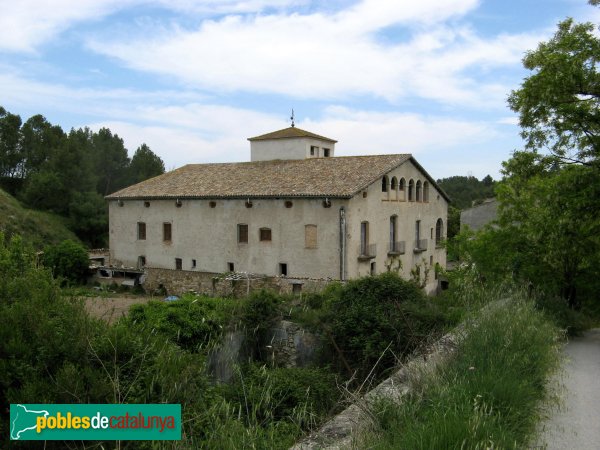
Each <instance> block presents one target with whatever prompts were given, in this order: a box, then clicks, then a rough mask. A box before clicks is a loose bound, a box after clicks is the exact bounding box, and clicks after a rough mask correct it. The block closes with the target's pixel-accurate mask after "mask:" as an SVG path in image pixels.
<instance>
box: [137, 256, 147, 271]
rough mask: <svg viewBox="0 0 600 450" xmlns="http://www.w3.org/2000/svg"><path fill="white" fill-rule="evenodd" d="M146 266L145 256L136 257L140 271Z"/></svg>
mask: <svg viewBox="0 0 600 450" xmlns="http://www.w3.org/2000/svg"><path fill="white" fill-rule="evenodd" d="M145 266H146V257H145V256H138V267H139V268H140V269H141V268H142V267H145Z"/></svg>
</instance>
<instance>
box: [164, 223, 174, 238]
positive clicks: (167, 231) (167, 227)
mask: <svg viewBox="0 0 600 450" xmlns="http://www.w3.org/2000/svg"><path fill="white" fill-rule="evenodd" d="M171 238H172V235H171V224H170V223H167V222H165V223H163V241H165V242H170V241H171Z"/></svg>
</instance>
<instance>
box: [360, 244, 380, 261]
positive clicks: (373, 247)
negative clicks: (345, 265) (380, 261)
mask: <svg viewBox="0 0 600 450" xmlns="http://www.w3.org/2000/svg"><path fill="white" fill-rule="evenodd" d="M376 255H377V244H367V245H366V246H364V245H362V244H361V245H360V247H359V248H358V259H359V260H361V261H366V260H368V259H373V258H375V256H376Z"/></svg>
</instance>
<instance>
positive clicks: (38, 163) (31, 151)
mask: <svg viewBox="0 0 600 450" xmlns="http://www.w3.org/2000/svg"><path fill="white" fill-rule="evenodd" d="M65 139H66V135H65V133H64V132H63V130H62V128H60V127H59V126H58V125H52V124H51V123H49V122H48V121H47V120H46V118H45V117H44V116H42V115H40V114H37V115H35V116H33V117H31V118H29V119H28V120H27V122H25V123H24V124H23V126H22V127H21V151H22V153H23V157H24V160H25V162H24V167H23V169H24V170H23V174H22V175H23V177H27V176H28V175H29V174H31V173H35V172H39V171H40V170H42V168H43V166H44V164H45V163H47V162H48V160H49V159H50V157H51V156H52V154H53V153H54V152H55V151H56V149H58V148H59V147H60V146H61V145H63V144H64V141H65Z"/></svg>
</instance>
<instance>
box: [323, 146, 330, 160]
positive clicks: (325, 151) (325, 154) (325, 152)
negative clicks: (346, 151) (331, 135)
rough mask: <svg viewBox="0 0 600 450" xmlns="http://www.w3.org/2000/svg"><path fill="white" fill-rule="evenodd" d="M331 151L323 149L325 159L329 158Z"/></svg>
mask: <svg viewBox="0 0 600 450" xmlns="http://www.w3.org/2000/svg"><path fill="white" fill-rule="evenodd" d="M329 154H330V153H329V149H328V148H324V149H323V157H324V158H329Z"/></svg>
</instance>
